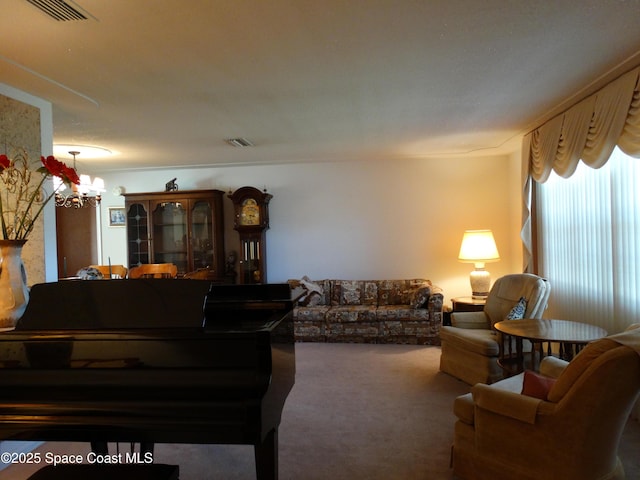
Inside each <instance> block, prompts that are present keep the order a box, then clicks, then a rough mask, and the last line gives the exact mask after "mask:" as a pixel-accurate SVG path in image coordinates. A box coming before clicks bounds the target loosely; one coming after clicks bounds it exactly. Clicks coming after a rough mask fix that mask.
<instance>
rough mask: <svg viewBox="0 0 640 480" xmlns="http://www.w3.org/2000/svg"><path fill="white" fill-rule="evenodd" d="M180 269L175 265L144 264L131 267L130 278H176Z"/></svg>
mask: <svg viewBox="0 0 640 480" xmlns="http://www.w3.org/2000/svg"><path fill="white" fill-rule="evenodd" d="M177 275H178V267H177V266H176V265H175V264H173V263H144V264H142V265H139V266H137V267H131V269H130V270H129V278H176V276H177Z"/></svg>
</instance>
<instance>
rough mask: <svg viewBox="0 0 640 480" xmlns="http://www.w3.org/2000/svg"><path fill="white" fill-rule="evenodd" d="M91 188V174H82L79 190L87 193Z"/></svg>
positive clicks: (84, 193)
mask: <svg viewBox="0 0 640 480" xmlns="http://www.w3.org/2000/svg"><path fill="white" fill-rule="evenodd" d="M90 190H91V177H90V176H89V175H80V185H78V191H79V192H80V193H81V194H83V195H86V194H88V193H89V191H90Z"/></svg>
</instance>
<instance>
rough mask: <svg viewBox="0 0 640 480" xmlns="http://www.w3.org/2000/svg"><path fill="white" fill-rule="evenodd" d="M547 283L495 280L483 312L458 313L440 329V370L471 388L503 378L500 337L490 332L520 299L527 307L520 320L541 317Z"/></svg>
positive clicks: (516, 277)
mask: <svg viewBox="0 0 640 480" xmlns="http://www.w3.org/2000/svg"><path fill="white" fill-rule="evenodd" d="M549 292H550V287H549V282H548V281H547V280H546V279H544V278H541V277H538V276H537V275H532V274H529V273H520V274H512V275H505V276H504V277H501V278H499V279H497V280H496V281H495V283H494V284H493V287H492V288H491V291H490V292H489V296H488V297H487V302H486V304H485V307H484V310H483V311H482V312H457V313H453V314H452V315H451V326H443V327H442V328H441V329H440V342H441V345H442V354H441V356H440V370H441V371H443V372H445V373H448V374H450V375H453V376H454V377H456V378H459V379H460V380H462V381H464V382H466V383H468V384H469V385H474V384H476V383H493V382H495V381H497V380H499V379H501V378H502V376H503V372H502V369H501V368H500V366H499V365H498V356H499V353H500V345H499V343H498V342H500V341H501V340H502V337H501V335H500V334H499V333H497V332H496V331H495V330H494V329H493V325H494V324H495V323H496V322H501V321H502V320H505V319H506V318H507V316H508V315H509V313H510V312H511V310H513V309H514V307H516V305H517V304H518V303H519V302H520V300H521V299H522V298H524V299H525V301H526V308H525V309H524V313H522V316H521V318H542V314H543V312H544V310H545V309H546V307H547V302H548V300H549Z"/></svg>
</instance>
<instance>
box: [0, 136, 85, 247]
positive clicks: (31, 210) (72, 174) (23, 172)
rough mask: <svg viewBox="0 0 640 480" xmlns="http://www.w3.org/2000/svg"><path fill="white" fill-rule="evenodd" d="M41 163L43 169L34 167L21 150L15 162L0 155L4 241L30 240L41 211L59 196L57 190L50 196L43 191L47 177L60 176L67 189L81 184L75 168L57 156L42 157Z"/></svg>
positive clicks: (0, 213) (1, 220)
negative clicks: (56, 194)
mask: <svg viewBox="0 0 640 480" xmlns="http://www.w3.org/2000/svg"><path fill="white" fill-rule="evenodd" d="M40 161H41V163H42V165H41V166H37V165H31V164H30V161H29V156H28V155H27V152H26V150H24V149H19V150H18V151H17V153H16V154H15V155H14V156H13V158H12V159H10V158H9V157H8V156H7V155H4V154H2V155H0V182H2V184H3V188H2V191H0V222H1V223H2V239H4V240H26V239H27V237H28V236H29V234H30V233H31V231H32V230H33V227H34V225H35V222H36V220H37V219H38V217H39V216H40V214H41V213H42V209H43V208H44V206H45V205H46V204H47V203H48V202H49V200H51V198H52V197H53V196H54V195H55V193H56V190H55V189H54V190H53V191H52V192H51V193H47V192H45V191H44V183H45V181H46V180H47V179H48V178H51V177H58V178H60V180H62V182H63V183H64V184H65V185H67V186H71V184H75V185H78V184H79V183H80V178H79V177H78V173H77V172H76V171H75V169H73V168H71V167H68V166H67V165H65V164H64V163H62V162H60V161H59V160H56V158H55V157H53V156H48V157H46V158H45V157H43V156H41V157H40ZM38 175H39V178H38Z"/></svg>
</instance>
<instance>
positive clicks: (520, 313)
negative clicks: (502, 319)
mask: <svg viewBox="0 0 640 480" xmlns="http://www.w3.org/2000/svg"><path fill="white" fill-rule="evenodd" d="M526 311H527V299H526V298H524V297H520V300H518V303H516V304H515V306H514V307H513V308H512V309H511V311H510V312H509V314H508V315H507V320H519V319H521V318H524V312H526Z"/></svg>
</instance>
